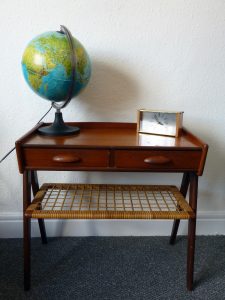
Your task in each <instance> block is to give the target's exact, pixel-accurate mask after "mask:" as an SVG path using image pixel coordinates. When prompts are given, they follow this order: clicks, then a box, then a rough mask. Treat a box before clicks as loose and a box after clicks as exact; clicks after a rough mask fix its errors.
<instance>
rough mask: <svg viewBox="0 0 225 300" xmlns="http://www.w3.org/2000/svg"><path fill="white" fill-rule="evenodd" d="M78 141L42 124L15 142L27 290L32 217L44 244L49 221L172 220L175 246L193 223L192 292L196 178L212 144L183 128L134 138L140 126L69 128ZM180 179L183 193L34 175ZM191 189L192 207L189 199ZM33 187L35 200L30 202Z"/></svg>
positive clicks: (190, 240)
mask: <svg viewBox="0 0 225 300" xmlns="http://www.w3.org/2000/svg"><path fill="white" fill-rule="evenodd" d="M69 124H70V125H75V126H78V127H80V129H81V130H80V133H79V134H77V135H70V136H63V137H48V136H42V135H40V134H38V131H37V129H38V128H39V127H40V126H44V125H46V124H43V123H41V124H38V125H37V126H36V127H34V128H33V129H32V130H31V131H29V132H28V133H27V134H25V135H24V136H23V137H22V138H21V139H19V140H18V141H17V142H16V151H17V158H18V164H19V171H20V173H22V174H23V223H24V289H25V290H29V288H30V239H31V218H36V219H38V222H39V227H40V233H41V238H42V242H43V243H47V237H46V231H45V225H44V219H46V218H52V219H53V218H54V219H57V218H66V219H174V223H173V228H172V233H171V237H170V244H174V242H175V240H176V235H177V231H178V227H179V222H180V219H188V249H187V288H188V290H192V288H193V271H194V251H195V229H196V211H197V193H198V176H201V175H202V173H203V169H204V165H205V160H206V155H207V150H208V146H207V145H206V144H205V143H203V142H202V141H201V140H200V139H198V138H197V137H196V136H194V135H193V134H191V133H190V132H188V131H187V130H186V129H183V130H182V134H181V136H180V137H178V138H173V137H164V136H155V135H146V134H138V133H137V127H136V126H137V125H136V124H135V123H97V122H95V123H93V122H92V123H91V122H89V123H88V122H87V123H85V122H84V123H69ZM38 170H53V171H104V172H172V173H174V172H175V173H183V178H182V182H181V187H180V190H178V189H177V188H176V187H175V186H170V185H166V186H165V185H154V186H153V185H99V184H98V185H97V184H64V183H62V184H54V183H45V184H43V185H42V187H41V188H39V184H38V177H37V171H38ZM188 188H189V203H188V202H187V201H186V200H185V197H186V194H187V191H188ZM31 189H32V191H33V195H34V199H33V201H31Z"/></svg>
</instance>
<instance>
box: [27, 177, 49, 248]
mask: <svg viewBox="0 0 225 300" xmlns="http://www.w3.org/2000/svg"><path fill="white" fill-rule="evenodd" d="M31 186H32V191H33V195H34V196H35V195H36V193H37V192H38V191H39V183H38V177H37V171H31ZM38 224H39V229H40V233H41V240H42V243H43V244H47V235H46V230H45V221H44V219H38Z"/></svg>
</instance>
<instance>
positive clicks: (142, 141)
mask: <svg viewBox="0 0 225 300" xmlns="http://www.w3.org/2000/svg"><path fill="white" fill-rule="evenodd" d="M68 124H69V125H74V126H78V127H80V133H78V134H74V135H68V136H61V137H60V136H57V137H52V136H44V135H40V134H39V133H38V131H37V127H40V126H44V125H46V124H43V123H42V124H39V126H37V127H36V128H34V129H33V130H31V131H30V132H29V133H28V134H26V135H25V136H24V137H22V138H21V139H20V140H19V141H18V142H20V143H22V145H23V146H24V147H56V148H58V147H91V148H92V147H98V148H101V147H102V148H104V147H117V148H120V147H121V148H123V147H125V148H142V147H143V148H147V147H164V148H167V147H168V148H188V149H191V148H193V149H196V148H202V146H203V145H204V143H203V142H202V141H201V140H199V139H198V138H197V137H195V136H194V135H192V134H191V133H190V132H188V131H187V130H185V129H183V130H182V134H181V136H180V137H178V138H175V137H168V136H159V135H152V134H141V133H138V132H137V124H136V123H105V122H104V123H103V122H88V123H87V122H81V123H68Z"/></svg>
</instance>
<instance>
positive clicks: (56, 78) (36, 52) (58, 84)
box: [22, 31, 91, 102]
mask: <svg viewBox="0 0 225 300" xmlns="http://www.w3.org/2000/svg"><path fill="white" fill-rule="evenodd" d="M73 44H74V52H75V53H74V55H75V58H76V66H75V70H74V76H73V67H72V61H71V48H70V45H69V43H68V40H67V37H66V35H65V34H63V33H62V32H60V31H59V32H58V31H50V32H46V33H43V34H41V35H39V36H37V37H35V38H34V39H33V40H31V41H30V43H29V44H28V46H27V47H26V49H25V51H24V53H23V57H22V70H23V75H24V78H25V80H26V82H27V83H28V85H29V86H30V88H31V89H32V90H33V91H34V92H35V93H37V94H38V95H39V96H41V97H42V98H44V99H46V100H49V101H52V102H61V101H66V100H67V98H68V93H69V91H70V89H71V87H72V86H73V90H72V94H71V96H72V97H74V96H76V95H78V94H79V93H80V92H81V91H82V90H83V89H84V88H85V86H86V85H87V84H88V82H89V79H90V76H91V63H90V59H89V56H88V54H87V52H86V50H85V48H84V47H83V45H82V44H81V43H80V42H79V41H78V40H77V39H76V38H74V37H73Z"/></svg>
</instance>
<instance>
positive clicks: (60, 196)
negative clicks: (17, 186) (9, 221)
mask: <svg viewBox="0 0 225 300" xmlns="http://www.w3.org/2000/svg"><path fill="white" fill-rule="evenodd" d="M26 216H27V217H30V218H45V219H47V218H48V219H56V218H57V219H58V218H60V219H189V218H191V217H193V216H194V213H193V211H192V209H191V207H190V206H189V205H188V203H187V202H186V200H185V199H184V197H183V195H182V194H181V193H180V192H179V190H178V189H177V188H176V187H175V186H168V185H156V186H155V185H99V184H58V183H57V184H44V185H43V186H42V187H41V189H40V190H39V192H38V193H37V194H36V196H35V198H34V200H33V202H32V203H31V205H30V206H29V207H28V208H27V210H26Z"/></svg>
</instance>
